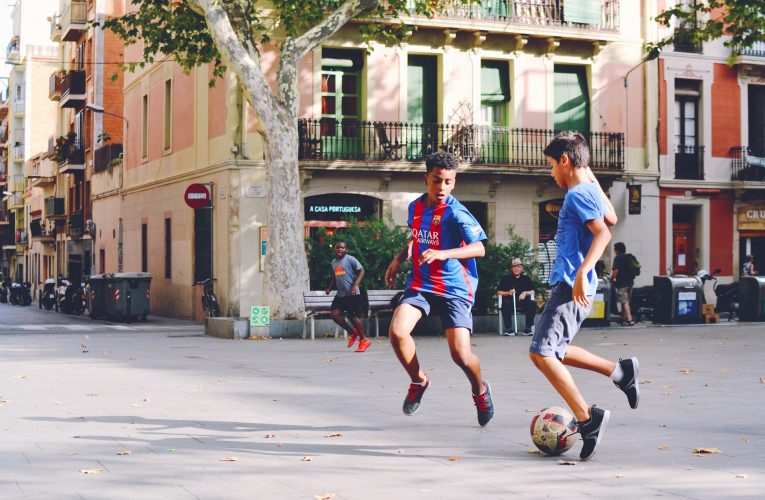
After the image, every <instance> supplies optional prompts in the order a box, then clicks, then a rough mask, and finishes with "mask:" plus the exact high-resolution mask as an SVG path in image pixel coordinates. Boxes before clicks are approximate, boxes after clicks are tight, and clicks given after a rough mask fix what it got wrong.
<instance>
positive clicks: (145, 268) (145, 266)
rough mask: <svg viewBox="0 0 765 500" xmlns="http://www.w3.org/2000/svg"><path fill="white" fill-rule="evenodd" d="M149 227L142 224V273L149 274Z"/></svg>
mask: <svg viewBox="0 0 765 500" xmlns="http://www.w3.org/2000/svg"><path fill="white" fill-rule="evenodd" d="M148 233H149V227H148V224H141V272H144V273H148V272H149V242H148V237H149V234H148Z"/></svg>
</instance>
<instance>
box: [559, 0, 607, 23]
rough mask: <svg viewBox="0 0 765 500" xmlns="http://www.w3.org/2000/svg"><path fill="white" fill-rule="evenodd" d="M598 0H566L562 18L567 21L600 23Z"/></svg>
mask: <svg viewBox="0 0 765 500" xmlns="http://www.w3.org/2000/svg"><path fill="white" fill-rule="evenodd" d="M601 15H602V14H601V12H600V0H566V2H565V3H564V4H563V20H564V21H566V22H567V23H577V24H590V25H600V23H601Z"/></svg>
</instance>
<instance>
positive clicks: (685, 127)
mask: <svg viewBox="0 0 765 500" xmlns="http://www.w3.org/2000/svg"><path fill="white" fill-rule="evenodd" d="M700 83H701V82H700V81H698V80H687V79H681V78H680V79H677V80H675V118H674V140H675V178H676V179H697V180H701V179H703V178H704V173H703V154H704V147H703V146H700V145H699V141H698V133H699V98H700V97H701V91H700Z"/></svg>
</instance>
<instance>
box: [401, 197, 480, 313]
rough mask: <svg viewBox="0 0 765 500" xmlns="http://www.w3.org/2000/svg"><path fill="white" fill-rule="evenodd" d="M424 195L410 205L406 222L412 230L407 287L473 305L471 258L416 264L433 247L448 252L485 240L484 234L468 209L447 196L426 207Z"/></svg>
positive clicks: (474, 276) (474, 272) (474, 282)
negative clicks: (436, 203)
mask: <svg viewBox="0 0 765 500" xmlns="http://www.w3.org/2000/svg"><path fill="white" fill-rule="evenodd" d="M426 199H427V194H424V195H422V196H420V197H419V198H417V199H416V200H414V201H413V202H412V203H410V204H409V217H408V219H407V223H408V224H409V227H410V229H411V231H412V272H411V273H410V274H409V281H408V282H407V284H406V286H407V288H408V289H411V290H418V291H421V292H429V293H433V294H436V295H443V296H445V297H449V298H459V299H463V300H467V301H468V303H470V304H472V303H473V301H474V300H475V292H476V289H477V287H478V268H477V267H476V262H475V259H474V258H470V259H446V260H436V261H434V262H432V263H430V264H423V265H421V266H420V265H418V262H419V259H420V254H422V252H424V251H425V250H427V249H428V248H432V249H434V250H449V249H451V248H458V247H461V246H466V245H469V244H471V243H475V242H476V241H483V240H486V239H487V236H486V233H484V231H483V228H481V225H480V224H479V223H478V221H477V220H476V219H475V217H473V214H471V213H470V212H469V211H468V209H467V208H465V207H464V205H462V203H460V202H459V201H457V199H456V198H454V196H451V195H449V196H448V197H447V198H446V199H445V200H444V202H443V203H441V204H440V205H438V206H437V207H428V206H427V205H426V204H425V200H426Z"/></svg>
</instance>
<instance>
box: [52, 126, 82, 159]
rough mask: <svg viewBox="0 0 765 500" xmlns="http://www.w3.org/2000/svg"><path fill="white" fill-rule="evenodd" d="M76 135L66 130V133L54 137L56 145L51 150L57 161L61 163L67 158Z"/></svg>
mask: <svg viewBox="0 0 765 500" xmlns="http://www.w3.org/2000/svg"><path fill="white" fill-rule="evenodd" d="M76 137H77V134H76V133H74V132H68V133H67V134H66V135H60V136H58V137H57V138H56V145H55V146H54V148H53V152H54V153H55V155H56V161H57V162H58V163H63V162H65V161H66V160H67V159H69V152H70V151H71V149H72V147H73V146H74V140H75V138H76Z"/></svg>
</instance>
